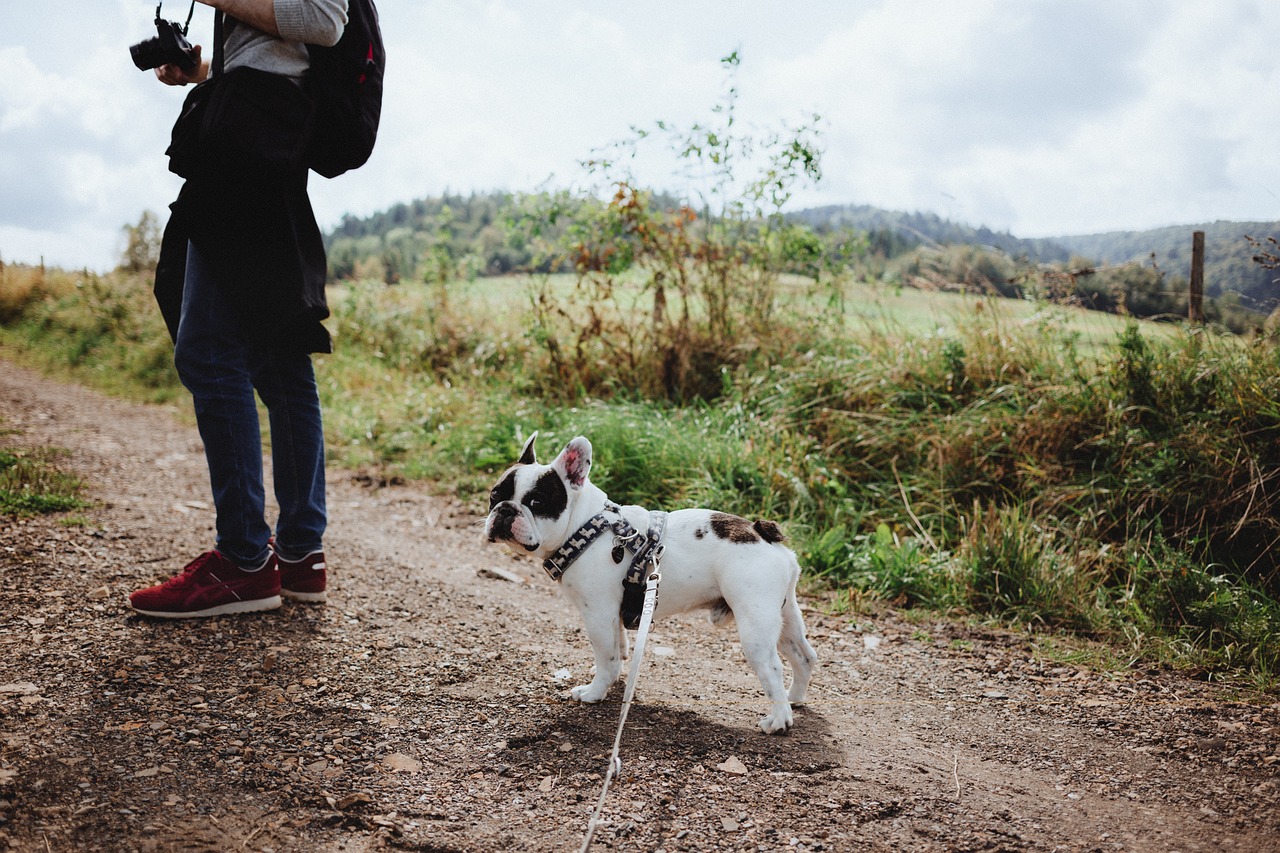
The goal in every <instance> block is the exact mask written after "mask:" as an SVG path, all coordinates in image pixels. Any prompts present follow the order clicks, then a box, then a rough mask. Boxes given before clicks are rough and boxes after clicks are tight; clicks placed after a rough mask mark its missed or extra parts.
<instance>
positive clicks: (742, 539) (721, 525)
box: [711, 512, 760, 545]
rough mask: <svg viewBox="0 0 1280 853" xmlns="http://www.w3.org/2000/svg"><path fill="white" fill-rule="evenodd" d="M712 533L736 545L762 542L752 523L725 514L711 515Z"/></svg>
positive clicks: (714, 513)
mask: <svg viewBox="0 0 1280 853" xmlns="http://www.w3.org/2000/svg"><path fill="white" fill-rule="evenodd" d="M711 531H712V532H713V533H715V535H716V536H719V537H720V538H721V539H724V540H726V541H729V542H732V543H734V544H735V545H750V544H751V543H752V542H759V541H760V535H759V534H758V533H756V529H755V527H753V526H752V525H751V522H749V521H747V520H746V519H745V518H742V517H741V516H737V515H729V514H728V513H725V512H713V513H711Z"/></svg>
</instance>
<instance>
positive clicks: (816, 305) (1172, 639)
mask: <svg viewBox="0 0 1280 853" xmlns="http://www.w3.org/2000/svg"><path fill="white" fill-rule="evenodd" d="M33 274H34V273H33V272H32V271H30V270H26V271H24V270H23V269H22V268H19V267H14V266H10V267H8V268H7V269H6V270H5V271H4V276H5V280H4V282H0V283H3V284H4V287H3V289H0V293H3V294H4V307H3V311H4V314H3V316H4V318H5V320H4V324H3V326H2V327H0V344H2V346H3V354H4V355H5V357H9V358H15V359H20V360H22V361H25V362H28V363H35V364H39V365H43V366H44V368H45V369H48V370H54V371H57V372H59V373H62V374H64V375H70V376H73V377H75V378H77V379H78V380H80V381H83V382H86V383H88V384H92V385H96V386H98V387H103V388H106V389H107V390H110V391H112V392H114V393H124V394H127V395H129V396H132V397H134V398H138V399H150V400H157V399H160V400H170V399H175V398H178V399H181V397H182V394H181V389H180V387H179V386H178V384H177V382H176V379H175V377H174V374H173V370H172V366H171V364H170V362H169V357H170V351H169V344H168V340H167V337H166V335H165V332H164V329H163V326H162V324H161V322H160V320H159V317H158V312H157V311H156V310H155V308H154V305H152V304H151V301H150V294H149V288H148V283H147V281H146V280H145V279H144V278H142V277H139V276H131V275H126V274H123V273H119V274H113V275H109V276H103V277H98V276H88V277H85V276H77V275H74V274H69V273H59V274H58V277H57V278H55V277H53V276H48V277H46V279H45V280H43V281H40V282H36V283H35V284H33V283H32V281H31V280H30V279H31V276H32V275H33ZM628 275H631V276H632V277H631V278H627V277H626V276H623V277H621V278H618V277H615V278H614V279H612V280H611V287H612V290H611V291H608V292H607V295H606V296H605V297H603V298H602V296H601V294H602V293H606V292H605V291H602V290H601V289H600V283H599V282H592V281H590V280H586V279H584V278H579V277H574V276H557V277H550V278H548V277H537V276H528V277H506V278H488V279H486V278H481V279H476V280H472V281H451V282H448V283H447V285H445V286H441V285H439V284H438V283H437V284H413V283H402V284H400V285H397V286H394V287H387V286H385V285H383V284H382V283H380V282H378V283H374V282H349V283H346V284H344V285H342V286H341V287H335V288H333V289H332V290H331V293H330V296H331V303H332V307H333V311H334V316H333V317H332V318H331V320H330V321H329V325H330V327H331V329H332V330H333V331H334V333H335V338H336V342H337V352H336V354H334V355H332V356H326V357H321V358H319V359H318V365H319V367H318V373H319V376H320V381H321V387H322V395H323V399H324V405H325V409H326V430H327V433H328V440H329V446H330V457H331V459H332V462H333V464H335V465H340V466H346V467H352V468H360V469H363V470H366V471H369V472H370V473H372V474H374V475H376V477H377V478H383V479H392V480H394V479H406V480H417V481H422V482H423V483H424V485H425V486H426V487H427V488H430V489H432V490H437V491H445V492H453V493H456V494H458V495H459V496H461V497H462V498H463V499H464V500H465V501H466V502H468V503H469V505H470V506H471V507H472V509H474V510H475V511H477V512H480V511H482V510H483V507H484V505H485V504H484V501H485V498H484V495H485V493H486V491H487V489H488V487H489V485H490V484H491V483H492V481H493V479H494V477H495V476H496V475H497V474H498V473H499V472H500V471H501V470H502V469H503V468H504V467H505V466H506V465H507V464H509V462H510V461H511V460H512V459H513V458H514V456H515V455H516V453H517V452H518V450H519V447H520V444H521V442H522V441H523V439H524V438H525V437H526V436H528V435H529V434H530V433H531V432H533V431H534V430H537V431H539V433H540V435H541V439H540V447H541V448H542V451H543V453H546V454H549V453H552V452H554V450H555V449H556V448H557V447H558V445H559V444H560V443H562V442H564V441H566V440H567V439H568V438H570V437H572V436H573V435H575V434H578V433H582V434H585V435H587V436H589V437H590V438H591V439H592V442H593V443H594V445H595V448H596V460H597V467H596V470H595V472H594V474H593V477H594V479H596V480H597V481H598V482H599V483H600V484H601V485H602V486H603V487H604V488H605V489H606V491H608V492H609V494H610V496H611V497H612V498H614V499H615V500H618V501H622V502H634V503H640V504H642V505H649V506H655V507H657V506H661V507H663V508H666V509H676V508H679V507H683V506H695V505H699V506H715V507H717V508H721V509H724V510H728V511H733V512H737V513H740V514H743V515H746V516H750V517H761V516H767V517H770V518H774V519H777V520H779V521H781V522H782V523H783V524H784V526H785V528H786V530H787V532H788V534H789V536H790V539H791V543H792V545H793V546H794V547H795V548H796V550H797V552H798V553H799V554H800V555H801V559H802V562H803V563H804V565H805V566H806V568H807V577H808V578H809V583H811V584H812V585H813V588H814V589H825V590H828V591H829V596H830V600H831V601H833V602H836V605H835V606H840V607H851V608H854V609H857V608H859V607H861V606H865V605H867V604H868V603H869V602H873V601H888V602H893V603H896V604H898V605H900V606H904V607H921V608H928V609H933V610H941V611H945V612H948V613H952V614H956V615H965V616H967V617H969V618H977V619H992V620H997V621H1001V622H1004V623H1007V624H1012V625H1019V626H1024V627H1025V628H1026V629H1028V630H1035V631H1045V632H1066V633H1071V634H1076V635H1082V636H1087V637H1091V638H1097V639H1102V640H1105V641H1106V642H1107V643H1109V644H1111V646H1112V647H1113V648H1115V649H1116V650H1117V652H1116V654H1117V657H1119V656H1124V658H1125V659H1126V660H1127V659H1134V658H1137V659H1145V660H1149V661H1163V662H1167V663H1170V664H1174V665H1178V666H1186V667H1193V668H1196V669H1198V670H1200V671H1203V672H1204V673H1205V674H1206V675H1208V676H1211V677H1214V678H1222V679H1232V680H1241V681H1244V682H1248V683H1250V684H1253V685H1257V686H1264V687H1269V686H1272V685H1274V684H1275V679H1276V672H1275V668H1276V665H1277V663H1278V662H1280V643H1278V642H1277V637H1278V636H1280V606H1278V605H1277V603H1276V602H1277V592H1278V589H1280V583H1278V582H1277V554H1280V551H1277V549H1276V548H1275V544H1276V539H1277V536H1278V535H1280V533H1278V531H1280V523H1278V519H1277V507H1276V504H1277V500H1278V499H1280V487H1278V486H1277V483H1276V481H1277V478H1278V477H1280V474H1278V472H1280V458H1278V457H1280V440H1278V439H1280V402H1277V401H1280V356H1278V354H1277V351H1276V348H1275V347H1274V346H1273V345H1272V344H1271V343H1270V342H1268V341H1267V340H1263V339H1258V340H1245V339H1241V338H1236V337H1232V336H1222V335H1218V334H1215V333H1213V332H1211V331H1205V330H1193V331H1188V330H1187V329H1185V328H1182V327H1179V326H1176V325H1171V324H1162V325H1155V324H1150V323H1135V322H1132V321H1128V320H1126V319H1125V318H1122V317H1117V316H1114V315H1104V314H1098V313H1091V312H1084V311H1080V310H1077V309H1072V308H1063V307H1059V306H1054V305H1051V304H1047V303H1036V302H1028V301H1015V300H1004V299H995V298H985V297H983V298H979V297H973V296H965V295H959V294H950V293H930V292H922V291H917V290H910V289H895V288H892V287H888V286H885V285H883V284H864V283H853V282H841V283H839V285H838V286H835V287H832V286H829V287H827V288H825V289H818V288H815V287H814V286H813V284H812V282H807V281H806V280H804V279H802V278H797V277H784V278H781V279H780V280H779V282H778V288H777V290H776V291H775V292H774V293H773V296H772V298H773V303H772V305H771V306H770V309H769V310H770V315H769V316H770V318H771V320H770V322H769V323H768V324H763V325H762V324H759V323H756V324H750V323H741V324H739V325H737V326H734V327H733V329H732V330H731V331H732V335H731V336H730V337H729V338H727V339H726V340H716V339H713V338H711V337H709V336H708V337H705V338H698V339H697V340H696V341H695V343H696V344H697V346H696V347H695V346H692V345H690V346H689V347H688V349H687V350H677V349H674V348H672V349H668V350H660V351H659V350H657V349H655V348H660V347H661V346H663V345H664V343H663V341H662V340H660V339H659V338H657V337H656V336H650V337H645V336H644V335H641V334H640V333H639V332H638V331H636V330H643V329H645V328H649V329H650V331H652V330H653V328H656V327H654V324H653V321H652V319H651V313H652V309H653V302H654V296H653V293H654V291H653V288H652V286H651V282H650V281H649V280H647V279H645V278H644V277H643V276H639V275H635V274H631V273H629V274H628ZM24 276H25V278H24ZM24 282H25V284H24ZM36 285H38V286H36ZM674 304H676V303H669V304H668V306H667V307H668V309H671V308H672V306H673V305H674ZM539 306H540V307H539ZM592 318H594V320H593V319H592ZM592 322H595V323H596V324H597V326H598V328H597V332H599V333H598V334H584V333H583V330H584V329H588V328H589V327H590V325H591V323H592ZM690 328H696V326H690ZM614 333H617V334H620V335H622V336H623V339H615V338H613V337H611V335H612V334H614ZM628 335H629V336H630V337H629V339H628V338H627V336H628ZM677 343H679V342H677ZM665 345H666V346H669V347H674V346H675V344H672V343H670V342H667V344H665ZM557 352H558V356H554V355H553V354H554V353H557ZM663 352H666V353H667V354H668V355H669V354H670V353H687V354H688V356H689V357H690V358H691V359H692V360H691V362H690V364H691V365H692V367H691V372H690V374H689V375H690V376H692V377H693V378H694V379H696V380H697V382H695V383H694V384H690V385H689V386H688V387H691V388H698V389H702V390H703V392H704V393H699V394H697V395H692V396H686V397H684V398H679V396H678V395H676V396H674V397H673V396H672V395H671V394H665V393H662V389H661V388H660V387H658V386H655V385H653V384H652V383H648V384H646V381H644V380H645V375H646V371H651V370H652V369H653V366H654V365H659V364H660V363H661V356H662V354H663ZM710 356H716V357H717V358H718V359H719V361H708V360H707V359H708V358H709V357H710ZM700 359H701V360H700ZM638 380H641V381H638ZM646 388H647V389H648V390H647V391H646V390H645V389H646ZM655 388H657V391H658V393H654V389H655ZM677 390H678V389H677Z"/></svg>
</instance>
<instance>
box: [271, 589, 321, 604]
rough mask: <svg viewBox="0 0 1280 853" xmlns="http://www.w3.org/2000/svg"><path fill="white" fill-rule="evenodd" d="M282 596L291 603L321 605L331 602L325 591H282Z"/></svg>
mask: <svg viewBox="0 0 1280 853" xmlns="http://www.w3.org/2000/svg"><path fill="white" fill-rule="evenodd" d="M280 594H281V595H283V596H284V597H285V598H287V599H289V600H291V601H304V602H306V603H308V604H319V603H321V602H323V601H328V600H329V594H328V593H327V592H325V591H323V590H321V591H320V592H297V591H296V590H292V589H282V590H280Z"/></svg>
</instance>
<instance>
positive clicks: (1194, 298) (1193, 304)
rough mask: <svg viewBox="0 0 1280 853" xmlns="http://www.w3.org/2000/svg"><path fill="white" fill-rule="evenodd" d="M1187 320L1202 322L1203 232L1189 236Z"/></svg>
mask: <svg viewBox="0 0 1280 853" xmlns="http://www.w3.org/2000/svg"><path fill="white" fill-rule="evenodd" d="M1187 319H1189V320H1190V321H1191V322H1192V323H1203V322H1204V232H1203V231H1196V232H1193V233H1192V235H1191V291H1190V293H1188V294H1187Z"/></svg>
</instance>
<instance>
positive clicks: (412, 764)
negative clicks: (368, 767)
mask: <svg viewBox="0 0 1280 853" xmlns="http://www.w3.org/2000/svg"><path fill="white" fill-rule="evenodd" d="M382 763H383V765H384V766H385V767H386V768H387V769H388V770H391V771H393V772H396V773H417V772H418V771H419V770H421V769H422V762H421V761H419V760H418V759H416V758H414V757H413V756H411V755H405V754H404V753H403V752H393V753H391V754H390V755H388V756H385V757H384V758H383V759H382Z"/></svg>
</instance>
